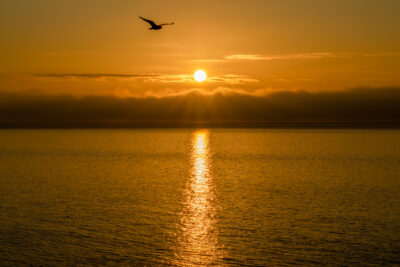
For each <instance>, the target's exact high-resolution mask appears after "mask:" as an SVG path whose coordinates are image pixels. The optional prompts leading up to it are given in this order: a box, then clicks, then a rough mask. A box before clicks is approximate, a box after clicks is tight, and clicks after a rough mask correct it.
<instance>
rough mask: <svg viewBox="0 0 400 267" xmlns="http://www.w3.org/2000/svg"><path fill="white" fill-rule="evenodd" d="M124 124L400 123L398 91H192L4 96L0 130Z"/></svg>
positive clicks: (0, 102) (0, 101)
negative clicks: (17, 126) (12, 126)
mask: <svg viewBox="0 0 400 267" xmlns="http://www.w3.org/2000/svg"><path fill="white" fill-rule="evenodd" d="M125 122H129V123H135V122H137V123H163V122H189V123H191V122H210V123H212V122H215V123H218V122H222V123H223V122H230V123H231V122H246V123H256V122H283V123H292V122H294V123H301V122H339V123H341V122H343V123H351V122H359V123H364V122H365V123H399V122H400V87H385V88H357V89H352V90H347V91H335V92H317V93H310V92H291V91H280V92H275V93H269V94H254V93H253V94H249V93H246V92H245V91H234V90H228V91H226V90H225V91H224V90H216V91H214V92H213V93H202V92H200V91H196V90H194V91H189V92H187V93H184V94H175V95H170V96H163V97H142V98H139V97H138V98H117V97H113V96H87V97H83V98H76V97H72V96H48V95H28V94H15V93H6V92H0V125H7V124H29V123H58V124H60V123H125Z"/></svg>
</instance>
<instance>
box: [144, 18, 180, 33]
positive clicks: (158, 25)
mask: <svg viewBox="0 0 400 267" xmlns="http://www.w3.org/2000/svg"><path fill="white" fill-rule="evenodd" d="M139 18H141V19H142V20H144V21H146V22H147V23H149V24H150V25H151V28H149V30H161V29H162V26H164V25H174V23H173V22H171V23H163V24H155V23H154V21H152V20H149V19H145V18H143V17H139Z"/></svg>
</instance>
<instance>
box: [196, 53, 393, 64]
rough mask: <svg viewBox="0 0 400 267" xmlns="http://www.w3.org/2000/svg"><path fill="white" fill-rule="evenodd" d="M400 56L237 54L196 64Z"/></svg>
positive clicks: (362, 54) (361, 54) (369, 54)
mask: <svg viewBox="0 0 400 267" xmlns="http://www.w3.org/2000/svg"><path fill="white" fill-rule="evenodd" d="M384 56H400V53H398V52H390V53H349V52H337V53H333V52H313V53H289V54H268V55H260V54H235V55H227V56H224V57H223V58H219V59H218V58H215V59H213V58H211V59H197V60H193V61H195V62H209V63H213V62H227V61H241V60H248V61H271V60H295V59H325V58H343V57H384Z"/></svg>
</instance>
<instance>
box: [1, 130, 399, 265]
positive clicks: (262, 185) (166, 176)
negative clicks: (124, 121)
mask: <svg viewBox="0 0 400 267" xmlns="http://www.w3.org/2000/svg"><path fill="white" fill-rule="evenodd" d="M25 264H27V265H28V264H31V265H147V266H154V265H173V266H185V265H187V266H191V265H203V266H207V265H247V266H255V265H307V266H310V265H320V264H323V265H395V264H400V131H399V130H315V129H313V130H299V129H296V130H290V129H288V130H277V129H274V130H271V129H149V130H137V129H134V130H0V265H25Z"/></svg>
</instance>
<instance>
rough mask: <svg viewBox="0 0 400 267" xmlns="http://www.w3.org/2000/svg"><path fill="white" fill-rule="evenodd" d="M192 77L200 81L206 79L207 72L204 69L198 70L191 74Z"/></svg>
mask: <svg viewBox="0 0 400 267" xmlns="http://www.w3.org/2000/svg"><path fill="white" fill-rule="evenodd" d="M193 77H194V79H195V80H196V81H197V82H199V83H201V82H203V81H205V80H206V79H207V73H206V72H205V71H204V70H198V71H196V72H195V73H194V75H193Z"/></svg>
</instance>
